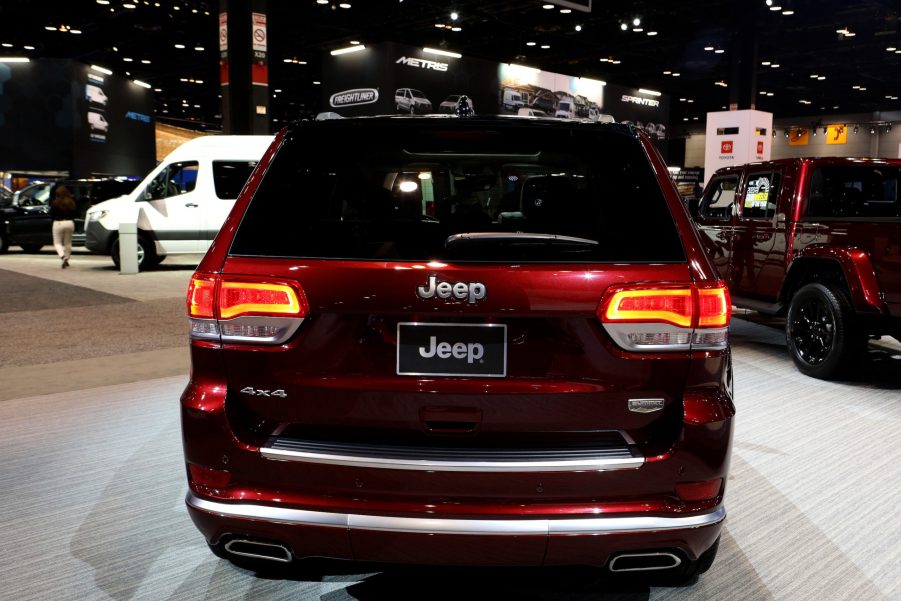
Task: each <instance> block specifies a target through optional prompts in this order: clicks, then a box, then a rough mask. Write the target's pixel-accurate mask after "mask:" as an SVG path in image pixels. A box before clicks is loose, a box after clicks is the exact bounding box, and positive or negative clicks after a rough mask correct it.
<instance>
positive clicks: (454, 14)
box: [450, 11, 460, 21]
mask: <svg viewBox="0 0 901 601" xmlns="http://www.w3.org/2000/svg"><path fill="white" fill-rule="evenodd" d="M450 18H451V21H456V20H457V19H459V18H460V15H458V14H457V12H456V11H454V12H452V13H451V14H450Z"/></svg>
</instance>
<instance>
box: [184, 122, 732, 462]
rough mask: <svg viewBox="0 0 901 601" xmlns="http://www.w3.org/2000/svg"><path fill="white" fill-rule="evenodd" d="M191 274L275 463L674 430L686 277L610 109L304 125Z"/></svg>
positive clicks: (585, 450)
mask: <svg viewBox="0 0 901 601" xmlns="http://www.w3.org/2000/svg"><path fill="white" fill-rule="evenodd" d="M198 277H199V280H198V281H195V284H196V285H197V286H200V287H202V286H211V287H216V286H218V287H219V292H218V293H217V294H218V295H219V298H220V307H219V310H220V311H222V312H223V314H221V315H219V316H218V317H219V318H220V324H221V327H222V331H221V333H222V335H223V340H224V341H225V343H224V344H223V349H224V350H223V353H222V354H223V357H224V361H225V366H226V371H227V374H228V379H229V382H228V385H229V397H228V403H227V407H228V412H229V419H230V423H231V426H232V429H233V430H234V432H235V434H236V436H238V438H239V439H241V440H242V442H244V443H246V444H248V445H252V446H259V447H262V448H263V453H264V455H267V456H270V457H273V458H281V457H287V456H293V457H295V458H296V457H309V458H312V459H315V460H317V461H320V462H328V461H329V460H330V459H329V458H331V460H334V458H335V457H341V458H343V459H341V460H340V461H337V460H336V462H339V463H341V462H344V463H347V462H348V461H349V460H348V459H347V458H348V457H350V458H356V460H354V461H351V463H352V464H354V465H357V466H362V467H367V466H370V465H371V464H372V463H371V462H372V461H373V459H375V460H376V461H378V462H380V465H378V466H377V467H385V466H386V465H388V464H392V465H394V466H397V467H398V468H399V469H416V468H417V467H423V466H431V467H432V468H435V469H457V470H460V469H462V468H461V467H460V466H465V465H470V464H471V465H478V466H479V469H482V470H491V469H496V470H498V471H516V470H517V469H521V468H522V469H528V467H526V468H523V466H529V465H532V466H534V465H535V464H536V462H539V463H540V462H543V461H545V462H548V463H547V465H549V466H556V465H567V466H569V467H570V468H571V469H577V468H580V467H581V468H582V469H584V468H586V467H591V466H592V465H594V464H593V463H592V462H593V461H595V462H597V461H601V462H603V461H607V462H608V464H612V465H622V466H626V467H628V466H633V467H637V466H638V465H640V459H641V458H642V457H646V456H650V455H657V454H660V453H663V452H665V451H666V450H667V449H669V448H670V447H671V446H672V445H673V444H674V443H675V441H676V440H677V438H678V436H679V433H680V428H681V423H682V406H681V397H682V393H683V390H684V387H685V385H686V378H687V374H688V370H689V364H690V361H691V359H690V357H691V353H690V345H691V344H692V341H693V338H692V336H694V337H695V338H694V342H695V343H696V344H698V343H699V341H700V339H699V338H697V333H696V332H695V330H694V329H693V328H694V326H696V325H698V322H697V317H696V316H693V314H692V311H693V310H694V309H693V307H697V306H698V305H697V302H698V298H699V296H698V294H699V292H698V290H697V289H696V288H695V287H694V285H693V284H692V283H691V276H690V270H689V265H688V262H687V260H686V257H685V252H684V250H683V247H682V244H681V241H680V237H679V232H678V230H677V227H676V225H675V224H674V222H673V218H672V216H671V213H670V210H669V208H668V206H667V204H666V201H665V199H664V197H663V194H662V192H661V189H660V183H659V182H658V180H657V178H656V176H655V175H654V171H653V170H652V167H651V164H650V162H649V159H648V157H647V155H646V154H645V151H644V150H643V148H642V146H641V144H640V141H639V140H638V138H637V137H636V136H635V134H634V133H632V132H631V130H630V129H628V128H625V127H620V126H597V125H589V126H579V124H577V125H574V126H562V125H556V124H540V123H539V124H535V123H524V122H521V121H519V120H512V119H511V120H509V121H490V122H480V121H472V122H468V121H467V122H464V121H460V120H453V121H451V120H436V119H407V120H382V121H379V120H372V121H357V122H354V123H349V122H339V121H332V122H323V123H319V124H314V125H311V126H306V127H304V126H301V127H300V128H298V129H297V130H295V131H294V132H293V133H291V132H289V134H288V135H287V136H286V139H285V142H284V144H283V146H282V147H281V148H280V150H279V151H278V153H277V155H276V157H275V159H274V160H273V163H272V165H271V166H270V167H269V170H268V172H267V173H266V175H265V177H264V179H263V180H262V183H261V184H260V186H259V188H258V189H257V190H256V192H255V194H254V197H253V198H252V200H251V201H250V204H249V207H248V209H247V211H246V213H245V215H244V217H243V219H242V221H241V223H240V226H239V227H238V229H237V232H236V234H235V236H234V239H233V242H232V245H231V248H230V251H229V255H228V257H227V258H226V260H225V262H224V265H223V267H222V272H221V276H220V277H217V276H215V275H210V276H209V278H208V282H205V281H204V277H205V276H198ZM226 288H228V290H229V292H227V293H225V292H223V291H224V290H226ZM213 289H215V288H213ZM719 294H720V296H719V297H717V300H719V301H723V302H724V298H723V294H724V292H723V291H722V289H720V291H719ZM229 295H231V296H229ZM273 295H274V296H273ZM289 297H290V298H289ZM702 298H703V297H702ZM222 299H226V300H222ZM229 299H230V300H229ZM273 299H274V300H273ZM286 299H287V300H286ZM294 299H296V302H295V300H294ZM267 303H273V305H272V306H273V307H276V308H275V309H270V308H267ZM702 304H703V302H702ZM226 305H227V306H228V308H225V307H226ZM695 313H696V310H695ZM713 325H715V324H713ZM267 328H268V329H267ZM723 336H724V334H723ZM261 342H262V343H261ZM636 459H638V460H639V461H638V462H637V463H636ZM617 462H619V463H617ZM448 466H450V467H448ZM453 466H456V467H453ZM492 466H494V467H492Z"/></svg>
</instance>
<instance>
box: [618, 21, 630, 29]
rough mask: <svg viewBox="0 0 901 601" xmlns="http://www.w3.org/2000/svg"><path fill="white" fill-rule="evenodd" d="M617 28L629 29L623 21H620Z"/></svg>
mask: <svg viewBox="0 0 901 601" xmlns="http://www.w3.org/2000/svg"><path fill="white" fill-rule="evenodd" d="M619 28H620V29H622V30H623V31H626V30H627V29H629V26H628V25H626V24H625V23H620V24H619Z"/></svg>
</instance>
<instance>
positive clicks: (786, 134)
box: [785, 129, 788, 138]
mask: <svg viewBox="0 0 901 601" xmlns="http://www.w3.org/2000/svg"><path fill="white" fill-rule="evenodd" d="M785 137H786V138H787V137H788V130H787V129H786V130H785Z"/></svg>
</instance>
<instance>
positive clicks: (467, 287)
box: [416, 275, 488, 305]
mask: <svg viewBox="0 0 901 601" xmlns="http://www.w3.org/2000/svg"><path fill="white" fill-rule="evenodd" d="M416 294H417V295H418V296H419V298H433V297H435V296H437V297H438V298H445V299H447V298H451V297H453V298H456V299H460V300H466V301H467V302H468V303H469V304H471V305H474V304H476V302H477V301H480V300H482V299H483V298H485V296H486V295H487V294H488V287H487V286H485V284H483V283H482V282H454V283H453V284H452V283H450V282H439V281H438V276H436V275H430V276H429V281H428V282H426V284H425V285H424V286H418V287H417V288H416Z"/></svg>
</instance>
